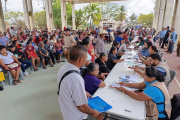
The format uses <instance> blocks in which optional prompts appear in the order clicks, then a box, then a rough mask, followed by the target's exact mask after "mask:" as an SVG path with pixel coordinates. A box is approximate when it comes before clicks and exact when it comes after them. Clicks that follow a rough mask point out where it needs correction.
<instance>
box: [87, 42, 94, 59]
mask: <svg viewBox="0 0 180 120" xmlns="http://www.w3.org/2000/svg"><path fill="white" fill-rule="evenodd" d="M88 53H89V54H90V55H91V57H92V59H91V61H92V62H94V60H95V52H94V47H93V45H91V47H90V48H89V50H88Z"/></svg>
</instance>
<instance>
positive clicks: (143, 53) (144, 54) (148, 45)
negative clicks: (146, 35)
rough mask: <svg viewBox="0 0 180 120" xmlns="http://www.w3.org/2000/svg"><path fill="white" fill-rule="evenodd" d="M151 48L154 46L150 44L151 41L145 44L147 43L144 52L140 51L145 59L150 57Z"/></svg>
mask: <svg viewBox="0 0 180 120" xmlns="http://www.w3.org/2000/svg"><path fill="white" fill-rule="evenodd" d="M151 46H152V42H150V41H147V42H145V43H144V47H143V48H142V50H141V51H140V54H141V55H142V56H144V57H147V56H149V51H148V49H149V47H151Z"/></svg>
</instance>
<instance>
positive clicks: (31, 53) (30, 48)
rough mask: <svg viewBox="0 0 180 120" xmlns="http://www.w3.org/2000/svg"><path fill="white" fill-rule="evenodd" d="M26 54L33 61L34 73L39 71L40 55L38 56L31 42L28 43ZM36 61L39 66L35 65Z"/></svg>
mask: <svg viewBox="0 0 180 120" xmlns="http://www.w3.org/2000/svg"><path fill="white" fill-rule="evenodd" d="M25 53H26V56H27V58H28V59H31V62H32V65H33V69H34V71H37V70H38V66H39V61H40V59H39V57H38V55H37V54H36V51H35V49H34V47H33V46H32V44H31V41H28V42H27V46H26V48H25ZM36 61H37V64H35V62H36Z"/></svg>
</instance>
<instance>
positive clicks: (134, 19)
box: [129, 13, 138, 26]
mask: <svg viewBox="0 0 180 120" xmlns="http://www.w3.org/2000/svg"><path fill="white" fill-rule="evenodd" d="M129 20H130V23H129V26H134V25H135V26H136V25H137V24H138V17H137V16H136V14H135V13H133V14H132V15H131V16H130V17H129Z"/></svg>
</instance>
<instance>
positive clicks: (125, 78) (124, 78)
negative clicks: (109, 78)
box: [120, 74, 138, 82]
mask: <svg viewBox="0 0 180 120" xmlns="http://www.w3.org/2000/svg"><path fill="white" fill-rule="evenodd" d="M120 78H121V82H124V81H127V82H137V80H138V78H137V77H136V76H135V75H127V74H122V75H121V76H120Z"/></svg>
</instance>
